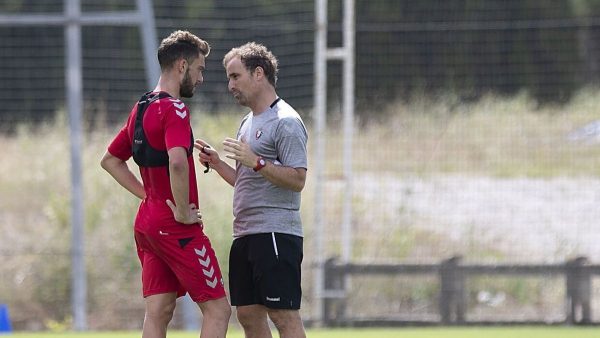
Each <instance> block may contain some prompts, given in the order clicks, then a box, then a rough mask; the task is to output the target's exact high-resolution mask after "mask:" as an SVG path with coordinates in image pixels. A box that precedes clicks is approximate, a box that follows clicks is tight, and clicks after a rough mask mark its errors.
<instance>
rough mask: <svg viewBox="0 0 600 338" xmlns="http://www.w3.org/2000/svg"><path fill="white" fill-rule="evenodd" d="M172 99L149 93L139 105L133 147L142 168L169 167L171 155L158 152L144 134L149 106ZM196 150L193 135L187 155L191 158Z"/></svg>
mask: <svg viewBox="0 0 600 338" xmlns="http://www.w3.org/2000/svg"><path fill="white" fill-rule="evenodd" d="M167 97H171V95H169V94H167V93H165V92H159V93H158V94H156V93H153V92H148V93H146V94H144V95H143V96H142V97H141V98H140V101H139V102H138V104H137V114H136V117H135V129H134V132H133V143H132V145H131V148H132V153H133V160H134V161H135V163H137V165H139V166H140V167H167V168H168V166H169V154H168V153H167V151H166V150H156V149H154V148H153V147H152V146H151V145H150V143H148V139H147V138H146V133H145V132H144V125H143V123H142V122H143V121H144V113H145V112H146V109H148V106H150V104H152V102H154V101H156V100H160V99H164V98H167ZM193 150H194V135H191V138H190V146H189V148H188V149H187V155H188V156H191V155H192V151H193Z"/></svg>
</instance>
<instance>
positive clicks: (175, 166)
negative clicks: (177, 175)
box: [169, 158, 188, 172]
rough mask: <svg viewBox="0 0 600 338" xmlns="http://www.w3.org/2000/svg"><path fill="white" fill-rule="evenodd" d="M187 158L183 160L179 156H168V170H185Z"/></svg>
mask: <svg viewBox="0 0 600 338" xmlns="http://www.w3.org/2000/svg"><path fill="white" fill-rule="evenodd" d="M187 166H188V163H187V159H185V161H183V160H181V159H179V158H169V170H170V171H172V172H183V171H187V169H188V168H187Z"/></svg>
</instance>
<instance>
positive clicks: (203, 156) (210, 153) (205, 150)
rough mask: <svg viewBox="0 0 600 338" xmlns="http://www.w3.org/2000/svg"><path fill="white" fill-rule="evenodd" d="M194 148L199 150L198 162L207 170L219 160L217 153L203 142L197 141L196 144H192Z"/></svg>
mask: <svg viewBox="0 0 600 338" xmlns="http://www.w3.org/2000/svg"><path fill="white" fill-rule="evenodd" d="M194 148H196V149H198V150H200V152H199V153H198V160H199V161H200V163H201V164H202V165H203V166H205V167H206V168H207V169H208V168H209V166H210V165H215V164H218V163H219V161H220V160H221V159H220V158H219V153H218V152H217V151H216V150H214V149H213V148H212V147H211V146H210V144H208V143H206V141H204V140H201V139H197V140H196V142H194Z"/></svg>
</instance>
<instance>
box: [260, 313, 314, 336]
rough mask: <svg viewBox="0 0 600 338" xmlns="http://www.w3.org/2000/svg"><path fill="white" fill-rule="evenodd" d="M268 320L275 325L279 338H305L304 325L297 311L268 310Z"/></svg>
mask: <svg viewBox="0 0 600 338" xmlns="http://www.w3.org/2000/svg"><path fill="white" fill-rule="evenodd" d="M268 311H269V318H271V320H272V321H273V324H275V327H276V328H277V331H279V336H280V337H281V338H306V333H305V332H304V324H303V323H302V318H300V312H299V311H298V310H275V309H269V310H268Z"/></svg>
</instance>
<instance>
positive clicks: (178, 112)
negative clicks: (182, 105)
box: [175, 109, 187, 119]
mask: <svg viewBox="0 0 600 338" xmlns="http://www.w3.org/2000/svg"><path fill="white" fill-rule="evenodd" d="M175 114H177V116H179V117H181V118H182V119H183V118H185V116H186V115H187V112H186V111H185V110H184V111H179V110H177V109H175Z"/></svg>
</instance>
